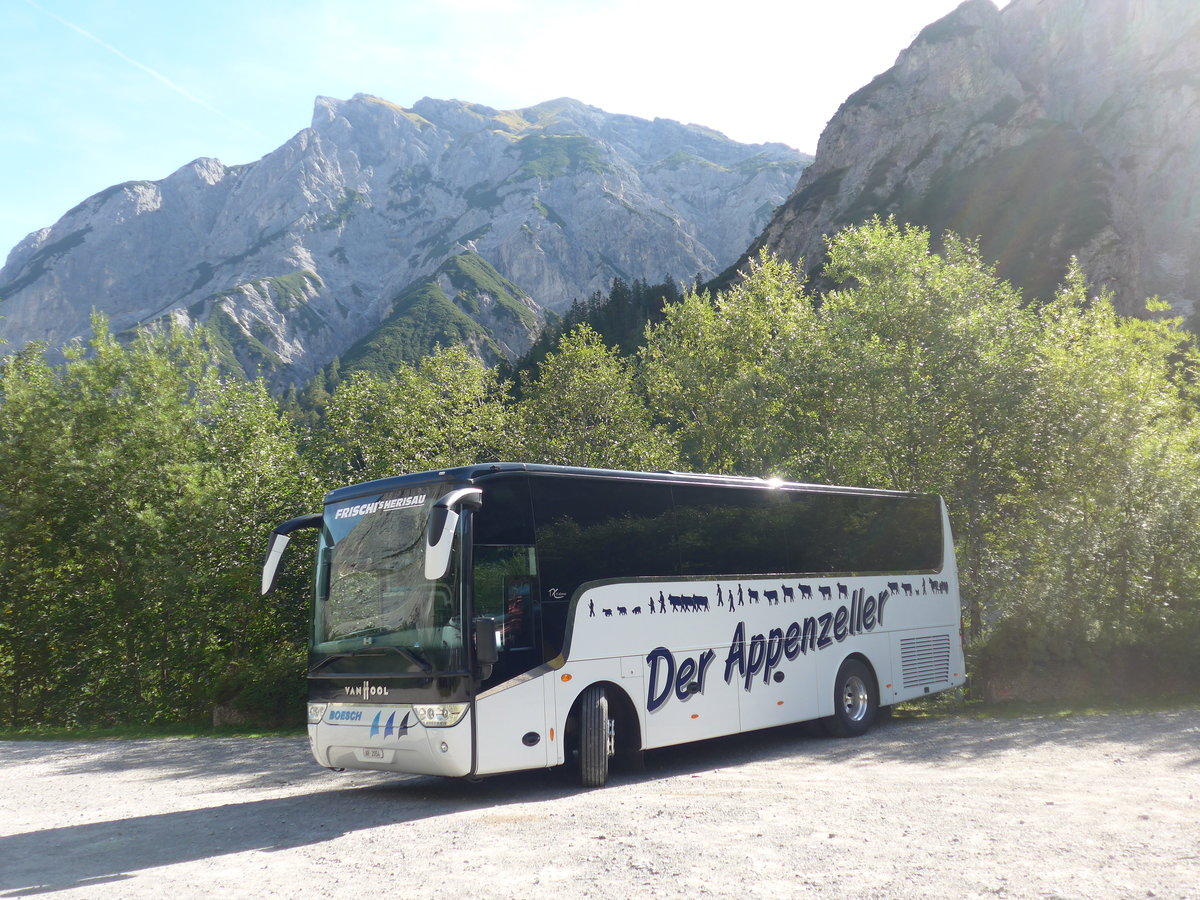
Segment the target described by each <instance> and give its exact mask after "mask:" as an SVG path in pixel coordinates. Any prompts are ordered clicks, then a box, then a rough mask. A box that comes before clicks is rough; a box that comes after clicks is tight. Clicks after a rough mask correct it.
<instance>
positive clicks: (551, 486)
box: [530, 478, 679, 599]
mask: <svg viewBox="0 0 1200 900" xmlns="http://www.w3.org/2000/svg"><path fill="white" fill-rule="evenodd" d="M530 493H531V495H532V500H533V510H534V517H535V519H536V522H537V537H538V565H539V568H540V569H541V582H542V590H543V592H547V591H550V590H552V589H554V590H557V591H558V592H559V593H560V594H562V595H563V599H566V598H569V597H570V596H571V594H573V593H574V591H575V589H576V588H577V587H578V586H579V585H580V584H582V583H583V582H585V581H593V580H596V579H602V578H637V577H641V576H655V577H669V576H672V575H674V574H675V573H677V572H678V569H679V560H678V555H677V553H676V550H675V535H674V527H673V524H674V522H673V516H672V513H671V493H670V489H669V488H668V487H667V486H666V485H661V484H655V483H653V482H644V481H643V482H627V481H617V480H613V479H599V478H596V479H593V478H533V479H530ZM555 596H556V597H557V596H558V594H556V595H555Z"/></svg>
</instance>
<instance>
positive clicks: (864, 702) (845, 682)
mask: <svg viewBox="0 0 1200 900" xmlns="http://www.w3.org/2000/svg"><path fill="white" fill-rule="evenodd" d="M878 715H879V688H878V687H877V686H876V684H875V677H874V676H873V675H872V674H871V670H870V669H868V668H867V666H866V664H865V663H863V662H862V661H861V660H858V659H848V660H846V661H845V662H844V663H842V665H841V668H839V669H838V673H837V678H836V679H835V680H834V683H833V715H832V716H828V717H827V718H825V719H823V720H822V723H823V724H824V725H825V730H826V731H828V732H829V733H830V734H832V735H833V736H834V737H858V736H859V735H860V734H866V733H867V732H868V731H870V730H871V726H872V725H874V724H875V719H876V718H877V716H878Z"/></svg>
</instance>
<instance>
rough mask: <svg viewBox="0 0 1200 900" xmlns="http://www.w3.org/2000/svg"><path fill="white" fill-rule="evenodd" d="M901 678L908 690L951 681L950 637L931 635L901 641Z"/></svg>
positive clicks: (946, 635)
mask: <svg viewBox="0 0 1200 900" xmlns="http://www.w3.org/2000/svg"><path fill="white" fill-rule="evenodd" d="M900 677H901V680H902V681H903V682H904V686H905V687H906V688H910V687H922V686H924V685H930V684H941V683H943V682H946V681H949V680H950V636H949V635H948V634H931V635H927V636H925V637H911V638H901V639H900Z"/></svg>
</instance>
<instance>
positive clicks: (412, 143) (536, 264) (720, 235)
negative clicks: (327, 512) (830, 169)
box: [0, 94, 806, 385]
mask: <svg viewBox="0 0 1200 900" xmlns="http://www.w3.org/2000/svg"><path fill="white" fill-rule="evenodd" d="M805 163H806V160H805V159H804V158H803V157H802V156H801V154H799V153H797V152H796V151H794V150H791V149H790V148H786V147H782V146H779V145H744V144H737V143H736V142H733V141H730V140H728V139H726V138H724V137H723V136H721V135H719V134H717V133H715V132H712V131H710V130H707V129H703V128H698V127H696V126H688V125H681V124H680V123H678V122H669V121H667V120H655V121H653V122H650V121H647V120H644V119H638V118H635V117H632V116H619V115H611V114H609V113H606V112H604V111H603V110H600V109H597V108H595V107H591V106H587V105H586V104H583V103H580V102H578V101H575V100H570V99H567V98H562V99H559V100H553V101H548V102H546V103H542V104H538V105H537V106H534V107H530V108H528V109H522V110H496V109H492V108H491V107H487V106H483V105H479V104H472V103H466V102H462V101H457V100H435V99H431V98H423V99H422V100H419V101H418V102H417V103H416V104H414V105H413V107H412V108H411V109H406V108H404V107H402V106H399V105H397V104H394V103H391V102H389V101H387V100H384V99H381V98H379V97H373V96H370V95H367V94H356V95H355V96H354V97H352V98H350V99H349V100H340V99H336V98H331V97H318V98H317V99H316V101H315V103H314V109H313V118H312V125H311V127H309V128H305V129H303V130H301V131H299V132H298V133H297V134H296V135H295V136H294V137H292V138H291V139H290V140H289V141H287V142H286V143H284V144H283V145H282V146H280V147H279V148H277V149H276V150H274V151H272V152H271V153H269V154H267V155H266V156H265V157H263V159H261V160H259V161H258V162H255V163H251V164H249V165H244V166H225V165H223V164H222V163H221V162H219V161H217V160H213V159H199V160H195V161H193V162H191V163H188V164H187V165H185V166H183V167H181V168H180V169H178V170H177V171H175V172H174V173H172V174H171V175H169V176H168V177H167V178H165V179H162V180H161V181H157V182H152V181H138V182H129V183H127V184H123V185H115V186H114V187H112V188H109V189H108V190H106V191H102V192H101V193H100V194H97V195H96V196H94V197H91V198H89V199H88V200H86V201H84V202H83V203H81V204H80V205H79V206H77V207H76V208H75V209H73V210H71V211H70V212H69V213H67V215H65V216H64V217H63V218H62V220H60V221H59V222H58V223H56V224H55V225H54V226H53V227H51V228H49V229H44V230H42V231H39V232H36V233H35V234H33V235H30V236H29V237H28V238H27V239H26V240H25V241H23V242H22V243H21V244H20V245H18V247H17V248H15V249H14V250H13V252H12V253H11V254H10V256H9V259H8V263H7V265H6V266H5V267H4V268H3V269H2V270H0V336H2V337H5V338H7V339H8V340H9V344H8V346H7V347H6V348H5V349H6V350H8V351H10V352H11V351H12V350H15V349H18V348H19V347H21V346H23V345H24V344H26V343H28V342H29V341H31V340H45V341H47V342H48V343H49V344H50V345H51V346H52V347H53V346H57V345H61V344H62V343H64V342H66V341H68V340H70V339H71V338H73V337H75V336H78V335H82V334H85V333H86V331H87V328H88V318H89V315H90V311H91V309H92V308H93V307H94V308H98V309H101V310H103V311H104V312H106V313H107V314H108V315H109V317H110V319H111V320H112V323H113V327H114V329H116V330H117V331H121V330H123V329H130V328H132V327H134V326H136V325H138V324H142V323H149V322H155V321H159V320H163V319H165V318H167V317H170V318H172V319H174V320H176V321H183V322H204V323H207V324H208V325H209V326H210V327H211V328H213V329H214V330H215V331H216V332H217V333H218V334H220V335H221V339H222V341H223V342H224V345H225V346H226V347H227V348H228V353H229V355H230V357H231V359H236V361H237V362H238V363H239V364H241V365H242V366H243V367H245V368H246V369H247V370H248V371H250V372H255V371H261V372H263V373H264V374H266V375H267V376H268V377H269V378H270V379H271V380H272V381H273V382H274V383H276V384H277V385H282V384H285V383H288V382H296V381H301V380H304V379H305V378H307V377H308V376H309V375H311V374H312V373H313V372H315V371H317V370H318V369H319V368H320V367H322V366H324V365H325V364H326V363H328V362H329V361H330V360H331V359H332V358H333V357H334V356H340V355H344V354H346V353H347V352H349V351H351V349H352V348H361V347H364V346H366V343H364V342H369V340H370V338H371V336H372V334H373V333H374V332H375V331H376V330H377V329H379V328H381V327H383V326H384V325H386V327H387V333H388V335H389V337H388V339H387V340H386V341H382V342H376V343H375V344H372V345H371V347H372V349H371V352H370V354H367V355H369V357H370V359H371V364H372V365H373V366H379V365H383V364H384V363H383V362H381V361H380V360H381V356H380V353H381V352H385V351H387V349H388V348H393V349H394V348H400V351H401V352H402V353H404V354H406V358H415V357H417V356H420V355H421V354H423V353H424V352H427V351H428V350H429V349H431V346H432V344H430V345H429V346H423V345H422V344H421V342H422V341H436V340H440V341H442V342H443V343H446V342H448V341H449V340H462V341H463V342H464V343H467V344H468V345H469V346H472V347H475V348H476V349H477V350H478V351H479V352H480V354H481V355H483V356H484V357H486V358H498V357H500V356H511V355H512V354H514V353H519V352H521V351H522V350H523V349H524V347H525V346H527V345H528V343H529V342H530V340H531V339H532V336H533V334H534V333H535V332H536V331H537V329H538V327H539V323H540V321H541V317H542V315H543V310H544V309H547V308H548V309H560V308H562V307H564V306H566V305H569V304H570V303H571V302H572V301H573V300H575V299H585V298H587V297H588V296H589V295H590V294H591V293H593V292H594V291H599V290H607V289H608V288H609V286H610V285H611V282H612V280H613V279H614V278H622V279H625V280H626V281H632V280H635V279H642V280H646V281H659V280H661V279H663V278H664V277H668V276H673V277H676V278H678V279H682V280H688V279H691V278H693V277H695V276H697V275H699V276H700V277H707V276H709V275H711V274H713V273H715V272H716V271H719V269H720V268H722V267H723V266H725V265H727V264H728V263H729V262H731V261H732V260H733V259H735V258H736V256H737V254H738V253H739V252H740V251H741V250H742V249H743V248H744V247H745V246H746V245H747V244H748V243H749V241H750V240H751V239H752V238H753V236H754V235H755V234H756V233H758V231H760V230H761V228H762V227H763V225H764V224H765V223H766V221H767V219H768V217H769V215H770V213H771V210H773V209H774V207H775V206H777V205H778V204H779V203H780V202H782V200H783V199H784V198H785V197H786V196H787V192H788V191H789V190H790V188H791V187H792V186H793V185H794V184H795V181H796V179H797V178H798V177H799V173H800V172H801V170H802V169H803V166H804V165H805ZM380 347H383V348H384V350H383V351H381V350H380ZM355 352H356V353H359V355H360V356H362V355H363V354H364V353H365V351H362V352H360V351H358V350H356V351H355ZM364 358H365V357H364Z"/></svg>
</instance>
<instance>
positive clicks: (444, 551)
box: [425, 488, 483, 581]
mask: <svg viewBox="0 0 1200 900" xmlns="http://www.w3.org/2000/svg"><path fill="white" fill-rule="evenodd" d="M482 497H483V491H481V490H480V489H479V488H459V489H458V490H456V491H451V492H450V493H448V494H447V495H446V496H444V497H442V499H440V500H438V502H437V503H435V504H433V509H431V510H430V511H429V525H428V527H427V528H426V531H425V577H426V579H428V580H429V581H437V580H438V579H439V578H445V577H446V572H447V570H449V568H450V551H451V550H452V549H453V548H454V530H455V529H456V528H457V527H458V518H459V515H458V509H457V507H459V506H466V507H468V508H470V509H479V506H480V499H481V498H482Z"/></svg>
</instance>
